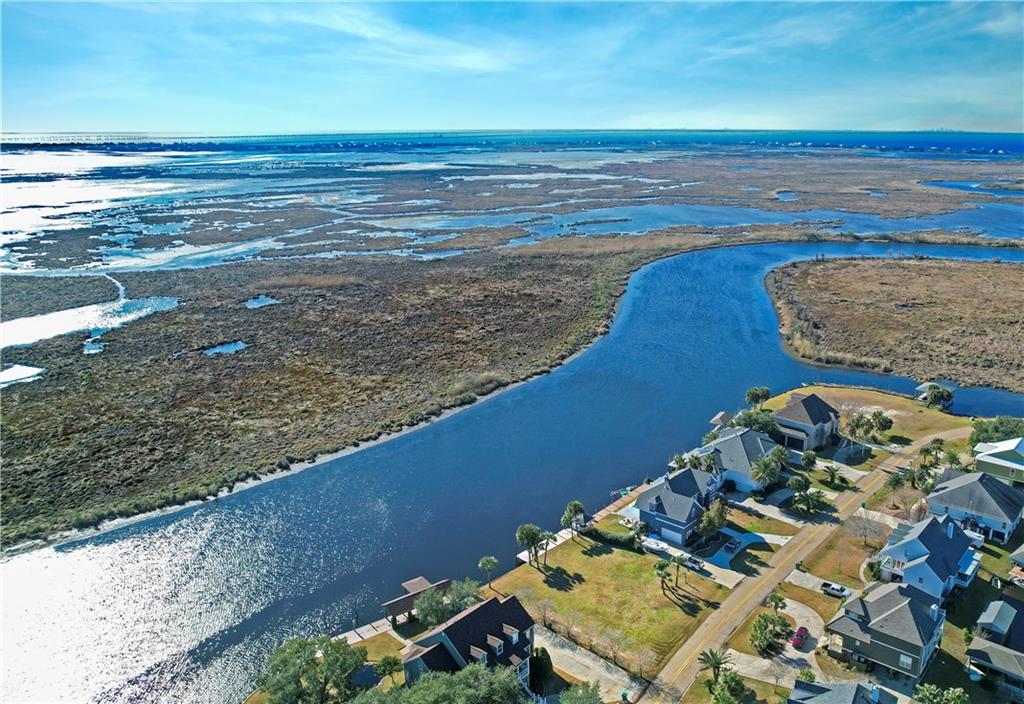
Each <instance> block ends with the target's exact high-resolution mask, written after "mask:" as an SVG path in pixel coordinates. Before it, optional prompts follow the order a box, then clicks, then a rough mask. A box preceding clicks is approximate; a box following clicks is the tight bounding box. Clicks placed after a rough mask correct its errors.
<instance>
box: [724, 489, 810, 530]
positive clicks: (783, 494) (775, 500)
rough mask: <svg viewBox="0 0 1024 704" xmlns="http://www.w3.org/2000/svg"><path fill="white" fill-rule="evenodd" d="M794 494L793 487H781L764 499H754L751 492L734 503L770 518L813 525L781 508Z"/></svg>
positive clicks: (797, 524) (801, 524)
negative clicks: (780, 505)
mask: <svg viewBox="0 0 1024 704" xmlns="http://www.w3.org/2000/svg"><path fill="white" fill-rule="evenodd" d="M792 495H793V490H792V489H779V490H778V491H773V492H772V493H771V494H769V495H768V496H767V497H766V498H765V500H764V501H754V499H753V498H751V497H750V495H749V494H746V495H744V498H743V499H741V500H739V501H734V502H733V503H735V504H738V505H740V506H746V507H747V508H750V509H753V510H754V511H757V512H758V513H762V514H764V515H765V516H768V517H769V518H774V519H777V520H779V521H784V522H785V523H789V524H791V525H794V526H801V527H802V526H807V525H811V524H810V522H809V521H805V520H803V519H801V518H796V517H795V516H792V515H790V514H788V513H785V512H784V511H783V510H782V509H780V508H779V504H781V503H782V502H783V501H785V500H786V499H788V498H789V497H790V496H792Z"/></svg>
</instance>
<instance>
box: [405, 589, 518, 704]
mask: <svg viewBox="0 0 1024 704" xmlns="http://www.w3.org/2000/svg"><path fill="white" fill-rule="evenodd" d="M533 626H534V622H533V619H532V618H530V614H528V613H527V612H526V609H524V608H523V605H522V604H521V603H519V600H518V599H517V598H516V597H514V596H507V597H505V598H504V599H500V598H498V597H491V598H490V599H488V600H487V601H483V602H481V603H479V604H476V605H475V606H471V607H469V608H468V609H466V610H465V611H463V612H462V613H459V614H456V615H455V616H453V617H452V618H450V619H449V620H448V621H446V622H445V623H442V624H441V625H440V626H438V627H437V628H434V629H433V630H431V631H430V632H428V633H427V634H426V635H423V636H421V637H419V638H417V639H416V640H415V641H414V642H413V643H412V644H411V645H407V646H406V647H405V648H403V649H402V667H403V669H404V670H405V681H406V682H408V683H410V684H412V683H413V682H415V681H416V680H418V679H419V678H420V677H421V676H422V675H423V674H424V673H426V672H457V671H458V670H461V669H462V668H464V667H467V666H468V665H470V664H471V663H474V662H478V663H482V664H484V665H487V666H489V667H491V666H495V665H502V666H507V667H514V668H515V669H516V672H517V673H518V674H519V680H520V681H521V682H522V683H523V686H524V687H526V688H527V690H529V686H528V685H529V681H530V655H531V654H532V653H533Z"/></svg>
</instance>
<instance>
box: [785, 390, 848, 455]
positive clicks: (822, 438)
mask: <svg viewBox="0 0 1024 704" xmlns="http://www.w3.org/2000/svg"><path fill="white" fill-rule="evenodd" d="M772 416H773V417H774V418H775V422H776V423H778V425H779V432H780V433H781V434H782V444H783V445H785V446H786V447H788V448H790V449H793V450H800V451H804V450H817V449H818V448H821V447H824V446H826V445H831V444H833V443H835V441H836V440H837V439H838V438H839V411H837V410H836V409H835V408H833V407H832V406H830V405H829V404H828V403H827V402H826V401H825V400H824V399H822V398H821V397H820V396H818V395H817V394H800V393H795V394H792V395H791V396H790V397H789V400H788V401H786V405H785V406H783V407H782V408H780V409H779V410H777V411H775V413H773V414H772Z"/></svg>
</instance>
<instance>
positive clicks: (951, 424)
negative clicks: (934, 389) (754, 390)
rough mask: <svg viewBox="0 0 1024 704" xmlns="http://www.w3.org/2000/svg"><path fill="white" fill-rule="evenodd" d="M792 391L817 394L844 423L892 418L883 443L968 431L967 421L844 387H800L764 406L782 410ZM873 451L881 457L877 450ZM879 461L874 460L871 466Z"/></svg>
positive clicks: (905, 442)
mask: <svg viewBox="0 0 1024 704" xmlns="http://www.w3.org/2000/svg"><path fill="white" fill-rule="evenodd" d="M794 392H796V393H803V394H812V393H813V394H817V395H818V396H820V397H821V398H822V399H824V400H825V401H826V402H828V403H829V404H830V405H832V406H834V407H835V408H836V409H837V410H838V411H839V413H840V415H841V416H842V418H843V420H844V422H845V420H846V419H847V418H849V417H850V416H851V415H853V414H855V413H865V414H870V413H871V412H873V411H875V410H878V409H881V410H883V411H885V412H886V414H887V415H889V417H891V418H892V420H893V426H892V429H891V430H889V431H888V432H887V433H883V437H882V440H883V443H882V444H889V443H892V444H895V445H909V444H911V443H912V442H914V441H915V440H918V439H920V438H922V437H924V436H926V435H931V434H932V433H939V432H943V431H946V430H955V429H956V428H967V427H970V425H971V421H970V419H969V418H965V417H962V416H954V415H950V414H948V413H943V412H942V411H939V410H936V409H934V408H928V407H927V406H924V405H922V404H920V403H918V402H916V401H914V400H913V399H909V398H906V397H905V396H896V395H894V394H887V393H883V392H881V391H871V390H869V389H854V388H849V387H844V386H802V387H800V388H797V389H792V390H790V391H786V392H785V393H782V394H779V395H778V396H775V397H773V398H771V399H769V400H768V401H766V402H765V404H764V406H765V408H769V409H772V410H775V409H778V408H782V407H783V406H784V405H785V404H786V401H787V400H788V399H789V397H790V395H791V394H793V393H794ZM875 452H876V453H878V454H879V456H881V454H880V451H878V450H876V451H875ZM880 461H881V460H880V459H879V460H877V461H876V462H875V465H874V466H877V464H878V462H880ZM850 466H851V467H855V468H856V469H860V470H868V469H872V467H871V466H865V465H864V464H861V465H855V464H850Z"/></svg>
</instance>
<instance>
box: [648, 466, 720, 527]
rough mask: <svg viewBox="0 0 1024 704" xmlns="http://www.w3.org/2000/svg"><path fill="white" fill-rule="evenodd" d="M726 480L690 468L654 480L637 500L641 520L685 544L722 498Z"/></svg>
mask: <svg viewBox="0 0 1024 704" xmlns="http://www.w3.org/2000/svg"><path fill="white" fill-rule="evenodd" d="M721 483H722V478H721V476H720V475H717V474H711V473H709V472H705V471H703V470H701V469H692V468H690V467H687V468H686V469H681V470H679V471H677V472H673V473H672V474H669V475H668V476H665V477H662V478H660V479H657V480H656V481H654V482H653V483H652V484H651V485H650V486H649V487H648V488H647V489H645V490H644V491H643V492H642V493H641V494H640V495H639V496H637V499H636V504H635V506H636V508H637V511H638V512H639V518H640V520H641V521H643V522H644V523H646V524H647V527H648V528H649V529H650V530H651V531H654V532H656V533H657V534H658V535H660V536H661V537H662V538H663V539H664V540H666V541H668V542H670V543H675V544H677V545H683V544H684V543H686V541H687V540H689V538H690V535H691V534H692V533H693V531H694V530H696V528H697V522H698V521H700V517H701V514H703V513H704V509H706V508H707V507H708V506H710V505H711V502H712V501H713V500H714V498H715V497H716V496H717V495H718V491H719V488H720V487H721Z"/></svg>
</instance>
